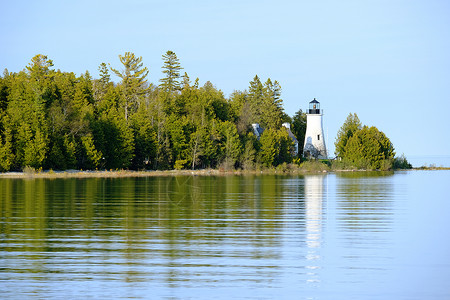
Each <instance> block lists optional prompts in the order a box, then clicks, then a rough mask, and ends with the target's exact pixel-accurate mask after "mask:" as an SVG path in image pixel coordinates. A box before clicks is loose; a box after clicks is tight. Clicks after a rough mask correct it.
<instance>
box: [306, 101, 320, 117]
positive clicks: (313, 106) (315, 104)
mask: <svg viewBox="0 0 450 300" xmlns="http://www.w3.org/2000/svg"><path fill="white" fill-rule="evenodd" d="M308 114H317V115H318V114H320V103H319V101H317V100H316V98H314V100H313V101H311V102H309V109H308Z"/></svg>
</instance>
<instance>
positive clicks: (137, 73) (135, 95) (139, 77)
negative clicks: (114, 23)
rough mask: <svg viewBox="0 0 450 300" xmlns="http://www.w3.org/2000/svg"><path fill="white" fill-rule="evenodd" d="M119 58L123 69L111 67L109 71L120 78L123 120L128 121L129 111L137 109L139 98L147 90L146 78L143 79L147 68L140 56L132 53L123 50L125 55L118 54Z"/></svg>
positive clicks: (146, 73)
mask: <svg viewBox="0 0 450 300" xmlns="http://www.w3.org/2000/svg"><path fill="white" fill-rule="evenodd" d="M119 59H120V62H121V63H122V65H123V67H124V69H123V70H122V71H118V70H116V69H114V68H111V71H113V72H114V73H115V74H116V75H117V76H118V77H119V78H120V79H122V82H121V88H122V95H123V101H124V103H123V109H124V112H125V120H127V121H128V117H129V114H130V112H134V111H136V110H137V104H138V103H139V98H140V97H141V96H143V95H145V93H146V92H147V91H148V85H147V80H146V79H145V78H146V77H147V75H148V69H147V67H143V63H142V57H141V56H139V57H136V56H135V55H134V53H131V52H125V55H123V56H122V55H119Z"/></svg>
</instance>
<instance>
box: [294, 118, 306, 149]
mask: <svg viewBox="0 0 450 300" xmlns="http://www.w3.org/2000/svg"><path fill="white" fill-rule="evenodd" d="M292 133H293V134H294V135H295V137H296V138H297V141H298V155H299V156H301V155H302V154H303V146H304V142H305V134H306V113H304V112H303V111H302V110H301V109H299V110H298V111H297V112H296V113H295V115H294V117H293V118H292Z"/></svg>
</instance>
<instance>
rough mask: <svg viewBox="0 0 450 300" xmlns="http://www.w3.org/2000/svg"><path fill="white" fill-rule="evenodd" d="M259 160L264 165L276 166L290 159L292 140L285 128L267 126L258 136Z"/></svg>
mask: <svg viewBox="0 0 450 300" xmlns="http://www.w3.org/2000/svg"><path fill="white" fill-rule="evenodd" d="M260 142H261V151H260V161H261V163H262V164H263V165H265V166H266V167H272V166H277V165H279V164H281V163H284V162H289V161H290V160H291V159H292V156H291V148H292V147H293V145H292V144H293V142H292V140H291V138H290V137H289V134H288V133H287V131H286V130H280V129H273V128H269V129H266V130H264V132H263V134H262V135H261V138H260Z"/></svg>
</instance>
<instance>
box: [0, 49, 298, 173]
mask: <svg viewBox="0 0 450 300" xmlns="http://www.w3.org/2000/svg"><path fill="white" fill-rule="evenodd" d="M119 60H120V63H121V64H122V68H121V69H115V68H112V67H109V68H108V65H107V64H106V63H101V64H100V66H99V78H98V79H93V78H92V77H91V75H90V74H89V72H87V71H86V72H85V73H84V74H81V75H80V76H77V75H75V74H74V73H72V72H70V73H68V72H61V71H60V70H57V71H55V70H54V69H53V61H52V60H51V59H49V58H48V57H47V56H45V55H42V54H38V55H36V56H34V57H33V58H32V60H31V62H30V63H29V64H28V66H27V67H26V68H25V70H24V71H21V72H19V73H10V72H8V71H7V70H5V72H4V73H3V76H2V77H0V117H1V118H0V171H10V170H22V169H23V168H24V167H28V168H32V169H34V170H36V169H37V170H39V169H42V168H45V169H52V170H53V169H54V170H64V169H74V168H79V169H98V168H101V169H126V168H132V169H139V170H140V169H172V168H176V169H182V168H192V169H195V168H205V167H212V168H216V167H219V166H220V167H221V168H225V169H234V168H244V169H255V168H258V167H259V166H260V164H261V163H263V164H264V165H266V166H270V167H276V166H277V165H280V164H282V166H281V167H280V168H281V169H285V168H286V166H288V165H287V163H289V162H290V161H291V160H292V157H291V153H290V151H291V149H292V141H291V139H290V138H289V136H288V135H287V132H286V130H284V129H281V123H282V122H283V121H286V120H290V118H289V116H287V115H286V114H285V113H284V111H283V101H282V99H281V86H280V84H279V83H278V82H277V81H272V80H271V79H270V78H269V79H267V81H266V82H265V83H264V84H263V83H261V81H260V79H259V77H258V76H255V77H254V78H253V80H252V81H251V82H250V84H249V88H248V91H243V92H240V91H236V92H235V93H233V94H232V95H231V96H230V98H229V99H227V98H225V96H224V94H223V92H222V91H221V90H220V89H218V88H216V87H215V86H214V85H213V84H212V83H211V82H209V81H206V83H205V84H204V85H203V86H200V85H199V79H198V78H197V79H196V80H195V81H194V82H193V83H192V82H191V81H190V79H189V76H188V75H187V74H186V73H184V76H182V77H181V76H180V70H181V69H182V68H181V66H180V63H179V60H178V58H177V56H176V54H175V53H174V52H172V51H167V52H166V53H165V54H164V55H163V74H164V78H162V79H161V81H160V85H159V86H158V87H157V86H155V85H153V84H149V83H148V82H147V79H146V78H147V75H148V73H149V71H148V69H147V68H146V67H144V66H143V63H142V57H137V56H136V55H134V54H133V53H131V52H126V53H125V54H124V55H119ZM110 71H111V72H112V73H113V74H114V75H116V76H117V77H118V78H119V80H120V82H118V83H114V82H112V81H111V76H110ZM255 122H261V125H262V126H263V127H264V128H265V129H266V133H265V135H264V137H262V139H261V141H259V140H258V139H257V138H256V137H255V136H254V135H253V134H252V131H251V124H252V123H255Z"/></svg>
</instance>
